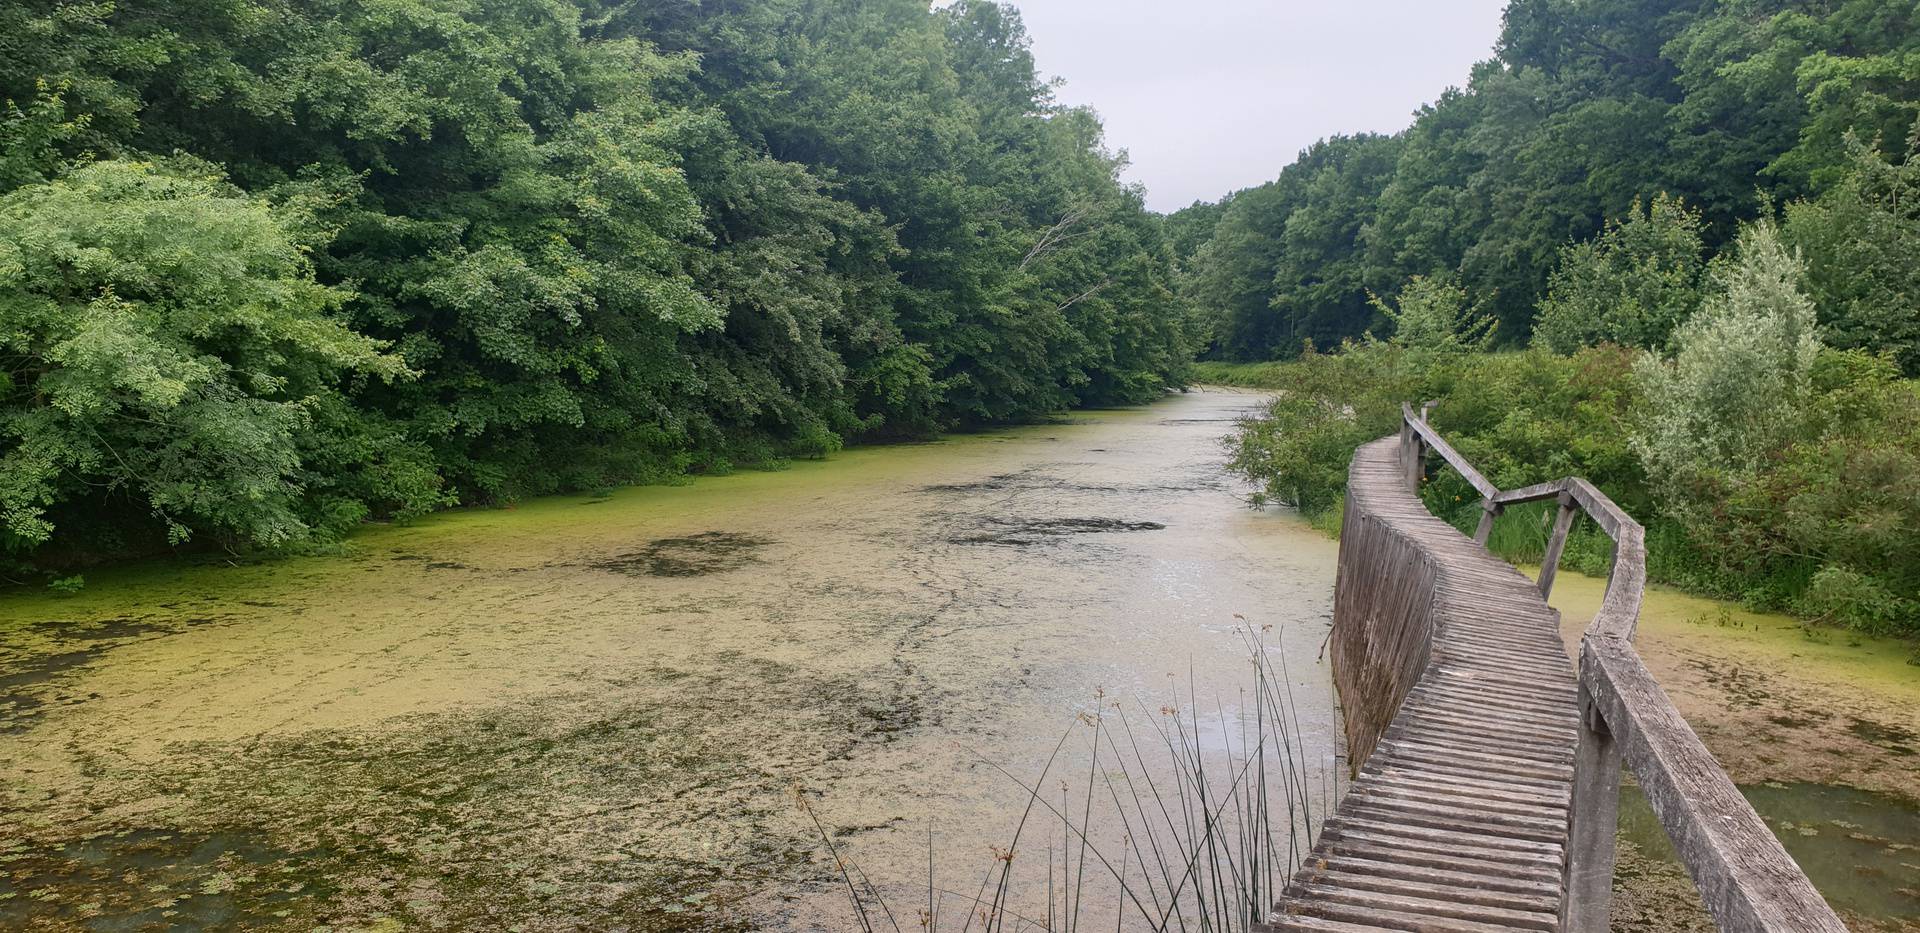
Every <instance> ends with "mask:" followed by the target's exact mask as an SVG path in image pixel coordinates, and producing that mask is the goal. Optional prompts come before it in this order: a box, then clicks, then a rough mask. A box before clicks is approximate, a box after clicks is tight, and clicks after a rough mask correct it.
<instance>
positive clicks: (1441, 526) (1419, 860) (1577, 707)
mask: <svg viewBox="0 0 1920 933" xmlns="http://www.w3.org/2000/svg"><path fill="white" fill-rule="evenodd" d="M1429 454H1437V455H1439V457H1440V459H1441V460H1442V461H1443V462H1444V463H1445V464H1446V465H1450V466H1451V467H1452V468H1453V469H1455V470H1458V471H1459V472H1460V473H1461V475H1463V476H1464V477H1465V478H1466V479H1467V480H1468V482H1470V483H1472V484H1473V486H1474V487H1475V488H1476V489H1478V490H1479V492H1480V494H1481V496H1482V506H1483V508H1484V512H1483V513H1482V518H1481V521H1480V526H1479V530H1478V532H1477V533H1476V535H1475V536H1474V537H1473V538H1468V537H1467V536H1465V535H1463V534H1461V533H1460V532H1459V531H1457V530H1455V529H1454V528H1453V526H1451V525H1449V524H1447V523H1446V522H1443V521H1441V520H1440V519H1438V518H1436V517H1434V516H1433V515H1432V514H1431V513H1429V512H1428V511H1427V509H1426V507H1425V505H1424V504H1423V503H1422V502H1421V499H1420V496H1419V494H1418V488H1419V484H1420V482H1421V481H1422V480H1423V479H1424V477H1425V474H1426V470H1427V468H1428V459H1429V457H1428V455H1429ZM1544 500H1554V501H1556V502H1557V503H1558V505H1559V512H1558V514H1557V516H1556V518H1555V521H1554V525H1553V532H1552V536H1551V538H1550V539H1549V542H1548V546H1547V552H1546V557H1545V560H1544V561H1543V564H1542V569H1541V572H1540V578H1539V579H1538V580H1537V581H1536V580H1528V579H1527V578H1526V577H1524V576H1522V575H1521V574H1520V573H1519V572H1518V571H1516V570H1515V569H1514V568H1513V567H1512V566H1510V565H1508V564H1507V563H1505V562H1504V561H1502V560H1500V559H1498V558H1495V557H1493V556H1492V555H1491V554H1489V553H1488V552H1487V549H1486V548H1485V546H1484V544H1485V541H1486V538H1487V534H1488V532H1489V531H1490V529H1491V528H1492V524H1493V519H1494V517H1495V516H1496V515H1498V514H1499V513H1500V512H1501V510H1503V509H1505V508H1507V507H1509V506H1512V505H1517V504H1520V503H1524V502H1536V501H1544ZM1581 513H1584V514H1585V515H1586V516H1587V517H1588V518H1590V519H1591V520H1592V521H1593V522H1594V523H1595V524H1597V525H1598V526H1599V527H1600V528H1601V529H1602V530H1604V531H1605V532H1606V533H1607V534H1608V535H1609V536H1611V537H1612V538H1613V542H1614V560H1613V571H1612V574H1611V576H1610V578H1609V579H1608V582H1607V590H1606V597H1605V600H1604V602H1603V604H1602V606H1601V609H1600V612H1599V614H1598V615H1597V616H1595V618H1594V620H1593V622H1592V624H1591V625H1590V626H1588V628H1587V630H1586V634H1585V636H1584V637H1583V638H1582V640H1581V646H1580V660H1579V666H1578V669H1577V670H1576V668H1575V666H1574V665H1573V664H1572V663H1570V662H1569V661H1568V658H1567V652H1566V649H1565V647H1564V645H1563V643H1562V641H1561V637H1560V630H1559V617H1558V614H1557V613H1555V612H1554V610H1552V609H1549V608H1548V607H1547V601H1546V597H1547V595H1548V593H1549V592H1550V591H1551V590H1552V588H1553V577H1554V572H1555V569H1556V567H1557V566H1558V564H1559V561H1560V554H1561V551H1562V549H1563V548H1564V547H1565V545H1566V540H1567V535H1568V533H1569V531H1570V530H1571V529H1572V527H1573V523H1574V521H1575V519H1576V518H1578V517H1579V515H1580V514H1581ZM1645 566H1646V552H1645V548H1644V546H1643V543H1642V532H1641V528H1640V525H1639V524H1638V523H1636V522H1634V520H1633V519H1632V518H1629V517H1628V516H1627V515H1626V513H1625V512H1622V511H1621V510H1620V508H1619V507H1618V506H1616V505H1614V503H1613V501H1612V500H1610V499H1608V498H1607V497H1606V495H1605V494H1604V493H1602V492H1600V491H1599V490H1597V489H1595V488H1594V487H1593V486H1592V485H1590V484H1589V483H1587V482H1586V481H1585V480H1582V479H1578V478H1568V479H1564V480H1560V481H1557V482H1553V483H1545V484H1542V485H1538V486H1530V487H1527V488H1525V489H1517V490H1511V491H1502V490H1500V489H1498V488H1496V487H1494V486H1493V485H1492V484H1491V483H1489V482H1487V480H1486V478H1485V477H1483V476H1481V475H1480V473H1479V472H1478V471H1477V470H1475V469H1474V468H1473V465H1472V464H1470V463H1468V462H1467V461H1466V460H1465V459H1463V458H1462V457H1461V456H1460V454H1459V453H1458V452H1456V451H1455V450H1454V449H1453V448H1452V447H1451V446H1450V445H1448V444H1447V442H1446V441H1445V440H1444V439H1442V438H1441V437H1440V435H1439V434H1438V433H1436V432H1435V431H1434V430H1433V428H1432V426H1431V425H1430V424H1429V423H1428V421H1427V411H1426V410H1425V409H1423V410H1422V411H1420V412H1419V413H1417V414H1416V413H1415V412H1414V411H1413V409H1412V408H1411V407H1405V408H1403V421H1402V428H1401V432H1400V435H1399V436H1398V437H1397V438H1396V437H1387V438H1383V439H1381V440H1378V441H1375V442H1373V443H1371V444H1368V445H1366V446H1364V447H1362V448H1360V450H1359V451H1358V452H1356V453H1355V455H1354V458H1353V465H1352V468H1351V470H1350V474H1349V478H1348V487H1347V505H1346V517H1345V524H1344V525H1343V526H1342V529H1341V540H1340V571H1339V580H1338V582H1337V584H1336V588H1335V595H1334V623H1333V635H1332V645H1333V663H1334V681H1335V684H1336V686H1337V687H1338V688H1339V691H1340V699H1341V703H1342V706H1343V709H1344V711H1345V714H1346V731H1347V742H1348V749H1349V753H1350V756H1351V760H1353V761H1355V762H1359V763H1360V767H1359V770H1358V773H1357V775H1356V776H1355V780H1354V782H1353V784H1352V785H1351V789H1350V790H1349V791H1348V792H1347V794H1346V795H1345V797H1344V798H1343V799H1342V800H1341V802H1340V805H1339V807H1338V809H1337V810H1336V811H1335V812H1334V814H1333V815H1332V816H1331V817H1330V818H1329V819H1327V820H1326V822H1325V825H1324V826H1323V827H1322V829H1321V832H1320V836H1319V838H1318V840H1317V842H1316V844H1315V845H1314V848H1313V853H1312V855H1311V856H1310V857H1309V858H1308V859H1307V861H1306V864H1305V865H1304V866H1303V867H1302V868H1301V869H1300V871H1299V872H1298V874H1296V875H1295V876H1294V878H1293V880H1292V882H1291V884H1290V885H1289V886H1288V888H1287V891H1286V893H1285V896H1284V897H1283V898H1281V900H1280V902H1279V904H1278V905H1277V906H1276V907H1275V909H1274V913H1273V915H1272V916H1271V917H1270V918H1269V922H1270V923H1271V929H1273V930H1309V931H1310V930H1318V931H1331V933H1338V931H1347V933H1360V931H1377V930H1402V931H1421V933H1426V931H1436V933H1437V931H1460V933H1486V931H1503V930H1536V931H1557V930H1566V931H1573V933H1594V931H1603V930H1606V929H1607V928H1608V914H1607V911H1608V902H1609V897H1610V894H1611V891H1612V883H1613V857H1614V833H1615V828H1616V826H1615V822H1616V821H1615V817H1616V806H1617V804H1618V801H1619V793H1620V780H1621V770H1622V765H1623V763H1624V765H1625V766H1627V767H1630V768H1632V770H1633V773H1634V776H1635V777H1636V778H1637V779H1638V781H1639V784H1640V786H1641V788H1642V789H1643V790H1644V791H1645V792H1646V796H1647V799H1648V801H1649V802H1650V803H1651V804H1652V805H1653V810H1654V812H1655V813H1656V814H1657V815H1658V816H1659V818H1660V823H1661V825H1662V826H1664V827H1665V828H1666V831H1667V835H1668V836H1669V837H1670V838H1671V839H1672V840H1673V843H1674V848H1675V850H1676V851H1677V852H1678V853H1679V855H1680V858H1681V860H1682V861H1683V862H1685V864H1686V867H1687V870H1688V871H1689V872H1690V873H1691V874H1692V876H1693V879H1694V882H1695V884H1696V885H1698V886H1699V889H1700V893H1701V897H1702V900H1703V901H1704V902H1705V904H1706V906H1707V908H1708V910H1709V911H1710V912H1711V913H1712V915H1713V917H1714V919H1715V920H1716V921H1717V922H1718V923H1719V925H1720V927H1721V929H1724V930H1736V931H1781V933H1785V931H1793V933H1803V931H1805V933H1829V931H1834V933H1838V931H1844V930H1845V927H1843V926H1842V925H1841V923H1840V921H1839V919H1838V918H1836V917H1835V916H1834V914H1833V912H1832V911H1831V910H1830V909H1828V907H1827V905H1826V903H1825V902H1824V901H1822V900H1821V898H1820V895H1819V894H1818V893H1817V892H1815V891H1814V889H1813V886H1812V885H1811V884H1809V883H1808V881H1807V879H1806V876H1805V875H1804V874H1802V873H1801V871H1800V869H1799V866H1797V865H1795V864H1794V862H1793V860H1792V859H1791V858H1789V857H1788V856H1787V853H1786V850H1785V849H1783V848H1781V846H1780V843H1779V841H1778V840H1776V839H1775V838H1774V836H1773V834H1772V833H1771V832H1769V831H1768V829H1767V827H1766V824H1765V823H1764V822H1762V821H1761V819H1760V817H1759V816H1758V815H1756V814H1755V813H1754V812H1753V808H1752V807H1750V806H1749V805H1748V804H1747V802H1746V799H1745V798H1743V797H1742V796H1741V795H1740V792H1739V791H1738V790H1737V789H1736V788H1735V787H1734V785H1733V782H1732V781H1731V780H1729V779H1728V778H1727V775H1726V773H1725V772H1724V771H1722V770H1721V768H1720V766H1719V764H1718V763H1717V762H1715V761H1714V759H1713V756H1712V755H1711V754H1710V753H1709V752H1708V751H1707V749H1706V747H1705V746H1704V745H1702V744H1701V743H1700V739H1699V737H1697V736H1696V735H1694V733H1693V730H1692V729H1690V728H1689V727H1688V726H1687V724H1686V722H1685V721H1684V720H1682V719H1681V718H1680V715H1679V713H1678V712H1676V711H1675V710H1674V707H1673V704H1672V702H1671V701H1669V700H1668V699H1667V696H1666V694H1665V693H1664V692H1663V691H1662V690H1661V689H1660V685H1659V684H1658V683H1657V682H1655V681H1654V679H1653V676H1652V675H1651V674H1650V673H1649V672H1648V671H1647V668H1646V666H1645V665H1644V664H1643V663H1641V660H1640V656H1639V654H1638V653H1636V652H1635V650H1634V647H1633V632H1634V625H1635V622H1636V620H1637V619H1638V617H1639V613H1640V598H1641V591H1642V588H1643V586H1644V583H1645Z"/></svg>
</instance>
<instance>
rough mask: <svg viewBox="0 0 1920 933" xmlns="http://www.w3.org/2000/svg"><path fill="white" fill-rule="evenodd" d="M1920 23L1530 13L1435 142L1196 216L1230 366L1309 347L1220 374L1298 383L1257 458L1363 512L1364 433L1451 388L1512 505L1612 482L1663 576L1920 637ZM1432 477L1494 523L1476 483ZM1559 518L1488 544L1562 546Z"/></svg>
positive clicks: (1873, 6)
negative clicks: (1354, 478) (1356, 455)
mask: <svg viewBox="0 0 1920 933" xmlns="http://www.w3.org/2000/svg"><path fill="white" fill-rule="evenodd" d="M1915 14H1916V8H1914V7H1913V6H1912V5H1911V4H1898V3H1892V2H1887V0H1871V2H1869V0H1853V2H1842V3H1835V4H1822V5H1801V4H1783V3H1747V2H1720V3H1690V4H1689V3H1682V4H1659V5H1656V4H1643V3H1628V2H1617V0H1613V2H1599V3H1586V2H1583V3H1573V2H1570V0H1519V2H1516V3H1514V4H1513V5H1512V6H1510V7H1509V9H1508V11H1507V19H1506V28H1505V31H1504V33H1503V37H1502V40H1501V45H1500V54H1499V58H1498V59H1497V60H1496V61H1494V62H1492V63H1489V64H1487V65H1483V66H1481V67H1480V68H1479V69H1478V70H1477V71H1476V73H1475V76H1474V81H1473V83H1472V85H1471V86H1470V87H1469V88H1468V89H1467V90H1466V91H1465V92H1460V93H1455V94H1449V95H1448V96H1447V97H1446V98H1444V99H1443V100H1442V102H1441V103H1440V104H1439V105H1437V106H1436V107H1434V108H1432V109H1431V110H1429V111H1427V112H1425V113H1423V114H1422V115H1421V117H1420V119H1419V121H1418V122H1416V124H1415V125H1414V127H1413V128H1412V129H1411V130H1409V131H1408V132H1407V133H1406V134H1403V135H1401V136H1396V137H1391V138H1384V137H1381V138H1375V137H1368V138H1358V139H1343V140H1334V141H1331V142H1328V143H1324V144H1322V145H1321V146H1318V147H1316V148H1315V149H1313V150H1311V151H1309V152H1308V153H1307V155H1306V157H1305V158H1303V159H1302V161H1301V162H1299V163H1297V164H1295V165H1294V166H1291V167H1289V168H1288V169H1287V172H1286V173H1283V174H1282V176H1281V178H1280V180H1279V181H1277V182H1275V183H1274V184H1272V185H1268V186H1265V187H1262V188H1258V189H1253V190H1250V191H1245V192H1241V193H1239V194H1238V195H1235V196H1234V197H1233V198H1232V199H1230V200H1229V201H1228V202H1227V203H1226V204H1225V205H1224V206H1222V207H1217V208H1216V207H1202V208H1197V209H1195V210H1194V211H1192V212H1191V213H1190V214H1189V216H1188V217H1186V218H1184V219H1181V220H1180V222H1177V223H1174V224H1170V225H1169V226H1170V229H1175V230H1187V231H1191V230H1192V229H1194V228H1205V227H1206V223H1205V219H1206V218H1207V217H1209V216H1215V217H1217V223H1215V224H1214V225H1213V230H1214V235H1213V237H1212V238H1211V240H1208V241H1204V242H1203V245H1198V246H1196V247H1194V248H1193V249H1192V251H1191V252H1190V253H1188V254H1186V256H1185V258H1184V259H1183V260H1182V262H1183V270H1184V271H1183V275H1184V276H1186V282H1185V287H1187V288H1188V289H1190V290H1191V292H1192V293H1193V294H1194V295H1195V296H1197V297H1198V298H1199V299H1200V300H1201V302H1202V306H1203V310H1204V311H1208V312H1211V313H1212V315H1213V316H1214V322H1215V327H1216V330H1215V331H1214V333H1215V342H1214V345H1213V347H1212V352H1213V353H1214V354H1216V355H1218V356H1222V357H1227V358H1262V357H1282V358H1285V361H1282V362H1269V363H1265V364H1262V365H1259V366H1252V367H1234V366H1231V365H1228V364H1215V365H1213V366H1212V367H1211V368H1210V369H1208V370H1206V371H1203V372H1202V373H1201V375H1202V377H1203V378H1216V379H1220V378H1224V379H1239V380H1243V381H1248V382H1252V383H1254V384H1259V385H1262V386H1265V387H1269V388H1275V389H1279V390H1281V391H1280V392H1279V394H1278V396H1277V398H1276V399H1275V400H1274V401H1273V403H1272V404H1271V405H1270V406H1269V408H1268V411H1267V413H1266V416H1265V417H1264V418H1261V419H1257V420H1255V421H1253V422H1250V423H1248V424H1246V425H1244V426H1243V427H1242V430H1241V431H1240V432H1239V434H1238V435H1237V436H1236V438H1235V441H1234V459H1233V466H1234V467H1235V468H1236V469H1237V470H1239V471H1240V472H1242V473H1244V474H1245V475H1247V476H1248V477H1250V478H1252V479H1254V480H1256V481H1257V482H1259V483H1260V490H1261V491H1260V493H1259V496H1258V499H1261V500H1266V499H1271V500H1275V501H1279V502H1284V503H1288V504H1292V505H1296V506H1298V507H1299V508H1300V509H1301V510H1302V511H1303V512H1306V513H1307V514H1309V515H1312V516H1316V517H1317V518H1319V519H1320V520H1321V521H1323V522H1329V523H1331V522H1336V521H1337V516H1338V512H1339V507H1340V501H1341V497H1342V496H1343V495H1344V492H1345V482H1346V469H1347V464H1348V460H1349V458H1350V457H1351V456H1352V452H1353V449H1354V447H1355V446H1357V445H1358V444H1361V443H1364V442H1365V441H1368V440H1371V439H1373V438H1376V437H1380V436H1382V435H1385V434H1389V433H1392V432H1393V431H1394V430H1396V428H1397V424H1398V419H1399V417H1400V415H1399V412H1400V404H1401V403H1402V402H1403V401H1409V400H1428V399H1435V400H1439V402H1440V405H1439V408H1438V410H1437V412H1436V413H1435V415H1434V420H1435V423H1436V425H1437V426H1438V427H1439V428H1440V429H1441V430H1442V431H1443V432H1445V433H1446V434H1447V435H1448V437H1449V438H1450V440H1452V441H1453V442H1454V444H1455V446H1457V447H1458V448H1459V449H1460V450H1461V451H1462V452H1463V453H1464V454H1465V455H1466V456H1467V457H1468V458H1469V459H1471V460H1472V461H1474V462H1475V463H1476V464H1477V465H1478V466H1479V467H1480V468H1481V469H1482V470H1483V471H1484V472H1485V473H1486V475H1487V476H1488V477H1489V478H1490V479H1492V480H1493V481H1494V482H1495V483H1497V484H1498V485H1500V486H1501V487H1503V488H1516V487H1519V486H1525V485H1528V484H1531V483H1535V482H1541V481H1545V480H1551V479H1556V478H1559V477H1562V476H1567V475H1580V476H1585V477H1587V478H1589V479H1591V480H1593V481H1594V482H1595V483H1597V484H1598V485H1599V486H1600V487H1601V488H1603V489H1605V490H1606V491H1607V492H1608V494H1609V495H1611V496H1613V497H1614V498H1615V499H1616V500H1617V501H1619V502H1620V504H1621V505H1622V506H1624V507H1625V508H1626V509H1627V511H1628V512H1629V513H1631V514H1632V515H1634V516H1635V517H1636V518H1638V519H1639V520H1640V521H1642V522H1643V523H1644V524H1645V525H1646V526H1647V529H1648V554H1649V562H1648V572H1649V574H1650V575H1651V576H1652V577H1653V579H1655V580H1657V581H1661V582H1666V583H1672V584H1678V585H1681V586H1684V587H1687V588H1689V589H1693V590H1696V591H1700V592H1706V593H1711V594H1714V595H1719V596H1726V597H1732V598H1738V599H1741V600H1744V601H1746V602H1747V603H1749V604H1750V605H1753V606H1755V607H1758V608H1765V609H1777V610H1785V611H1789V612H1794V613H1798V614H1800V615H1802V616H1804V617H1807V618H1810V619H1817V620H1822V621H1827V622H1833V623H1838V624H1844V625H1847V626H1850V627H1853V628H1857V629H1861V630H1866V631H1872V632H1879V633H1895V634H1903V635H1913V634H1920V381H1917V380H1915V379H1914V378H1913V376H1914V375H1915V373H1916V372H1917V371H1920V129H1916V124H1915V115H1916V112H1920V72H1917V71H1915V70H1914V69H1913V68H1912V65H1911V63H1912V62H1914V61H1920V22H1916V21H1915V20H1914V18H1913V17H1914V16H1915ZM1322 350H1326V351H1329V352H1319V351H1322ZM1487 351H1497V352H1487ZM1423 492H1424V495H1425V497H1426V500H1427V503H1428V505H1429V506H1430V507H1431V508H1432V509H1433V510H1434V511H1435V512H1436V513H1437V514H1440V515H1444V516H1449V517H1451V518H1452V519H1454V520H1455V521H1456V522H1457V523H1458V524H1459V525H1460V526H1461V527H1462V528H1463V529H1470V528H1472V527H1473V526H1474V525H1475V524H1476V523H1477V520H1478V518H1479V509H1480V504H1479V501H1478V494H1477V493H1475V492H1474V491H1473V490H1472V489H1471V487H1469V486H1467V484H1466V483H1465V482H1464V481H1463V480H1461V479H1460V478H1459V477H1458V476H1457V475H1455V474H1453V473H1452V472H1450V471H1448V470H1446V469H1444V468H1443V467H1440V466H1439V465H1437V464H1436V465H1433V468H1432V469H1431V470H1430V471H1429V481H1428V482H1427V484H1426V485H1425V486H1424V487H1423ZM1543 518H1544V516H1543V515H1542V514H1540V512H1539V511H1538V510H1534V511H1533V512H1532V513H1531V514H1523V515H1514V516H1508V517H1506V518H1504V519H1502V520H1501V522H1500V523H1497V524H1496V526H1495V533H1494V538H1493V541H1492V546H1493V547H1494V548H1495V550H1497V551H1500V552H1502V553H1505V554H1507V555H1508V556H1511V557H1514V558H1517V559H1522V560H1529V559H1530V560H1537V559H1539V558H1540V556H1541V554H1542V551H1543V547H1542V545H1543V544H1544V531H1543V528H1544V526H1543V525H1542V521H1541V520H1542V519H1543ZM1610 559H1611V552H1610V544H1609V542H1608V541H1607V540H1606V539H1605V538H1604V536H1602V535H1600V534H1598V533H1596V532H1593V531H1592V530H1591V529H1589V530H1588V531H1587V532H1586V533H1585V534H1583V535H1581V536H1579V537H1578V538H1577V539H1576V540H1575V541H1574V543H1573V545H1572V548H1571V551H1570V553H1569V560H1570V561H1571V562H1572V563H1573V564H1574V565H1575V566H1577V567H1579V568H1581V569H1584V570H1588V571H1592V572H1604V571H1605V569H1606V568H1607V564H1608V562H1609V560H1610Z"/></svg>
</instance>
